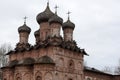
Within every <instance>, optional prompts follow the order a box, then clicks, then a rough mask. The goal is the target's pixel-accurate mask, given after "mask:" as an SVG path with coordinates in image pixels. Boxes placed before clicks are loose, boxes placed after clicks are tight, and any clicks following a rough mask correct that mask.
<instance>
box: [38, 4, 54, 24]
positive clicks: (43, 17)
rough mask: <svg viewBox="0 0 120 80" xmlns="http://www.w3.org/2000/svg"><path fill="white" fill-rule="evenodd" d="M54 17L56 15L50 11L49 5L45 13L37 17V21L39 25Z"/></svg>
mask: <svg viewBox="0 0 120 80" xmlns="http://www.w3.org/2000/svg"><path fill="white" fill-rule="evenodd" d="M53 15H54V13H53V12H52V11H51V10H50V8H49V5H47V7H46V9H45V11H43V12H42V13H39V14H38V15H37V17H36V20H37V22H38V23H39V24H40V23H41V22H47V21H48V20H49V19H50V18H51V17H52V16H53Z"/></svg>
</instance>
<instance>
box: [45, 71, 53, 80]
mask: <svg viewBox="0 0 120 80" xmlns="http://www.w3.org/2000/svg"><path fill="white" fill-rule="evenodd" d="M45 80H53V76H52V73H50V72H47V73H46V74H45Z"/></svg>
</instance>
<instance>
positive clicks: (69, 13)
mask: <svg viewBox="0 0 120 80" xmlns="http://www.w3.org/2000/svg"><path fill="white" fill-rule="evenodd" d="M70 13H71V12H70V11H68V13H67V14H68V20H69V19H70Z"/></svg>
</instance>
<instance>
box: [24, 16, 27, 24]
mask: <svg viewBox="0 0 120 80" xmlns="http://www.w3.org/2000/svg"><path fill="white" fill-rule="evenodd" d="M27 18H28V17H26V16H25V17H24V24H26V20H27Z"/></svg>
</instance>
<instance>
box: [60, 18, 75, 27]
mask: <svg viewBox="0 0 120 80" xmlns="http://www.w3.org/2000/svg"><path fill="white" fill-rule="evenodd" d="M62 28H63V29H65V28H72V29H74V28H75V24H74V23H72V22H71V21H70V20H69V19H68V20H67V21H66V22H64V23H63V27H62Z"/></svg>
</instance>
